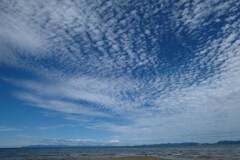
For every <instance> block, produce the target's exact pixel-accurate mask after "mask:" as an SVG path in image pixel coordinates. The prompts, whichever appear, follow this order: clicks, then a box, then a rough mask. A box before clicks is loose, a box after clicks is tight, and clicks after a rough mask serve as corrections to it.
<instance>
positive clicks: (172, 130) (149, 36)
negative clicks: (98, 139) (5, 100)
mask: <svg viewBox="0 0 240 160" xmlns="http://www.w3.org/2000/svg"><path fill="white" fill-rule="evenodd" d="M139 3H140V2H139ZM3 4H4V6H6V7H7V10H8V12H7V13H4V14H1V15H2V16H3V19H4V21H3V22H4V23H5V22H6V23H5V24H4V25H2V26H1V27H0V38H1V39H0V40H4V41H9V42H11V43H13V44H16V45H20V46H21V47H23V48H24V49H27V50H29V51H31V54H30V53H28V52H24V53H22V54H23V55H24V56H26V57H28V56H29V55H31V56H32V57H33V58H31V59H28V58H26V59H19V58H18V57H17V56H16V55H15V53H11V54H7V53H3V54H1V55H0V56H1V57H5V58H2V60H0V63H1V62H4V63H8V64H11V63H17V64H19V63H24V64H27V67H26V66H25V67H24V68H25V69H28V68H31V69H32V70H33V71H34V72H40V73H41V76H42V77H41V78H43V79H47V80H46V81H34V80H26V79H24V80H10V82H11V83H13V84H15V85H17V86H20V87H21V90H20V91H19V92H18V93H17V97H18V98H20V99H21V100H22V101H23V102H26V103H30V104H31V105H33V106H36V107H41V108H44V109H50V110H54V111H58V112H62V113H66V114H70V115H71V114H82V115H87V116H96V117H111V116H113V115H115V114H116V115H119V117H120V118H121V119H122V120H123V121H124V120H126V121H127V123H128V124H124V125H119V124H115V123H114V122H112V123H105V122H102V121H101V122H99V124H96V125H93V126H90V127H92V128H105V129H107V130H110V131H112V132H115V133H123V137H124V136H125V137H131V138H135V137H133V135H134V136H135V135H138V136H136V137H137V138H138V137H143V136H144V137H152V141H154V140H155V139H159V140H160V139H161V137H172V138H173V137H175V140H178V139H179V140H180V139H181V137H182V136H186V137H188V138H194V136H195V137H196V139H201V138H202V139H204V135H206V137H207V136H209V134H210V133H211V134H216V135H217V134H218V135H219V137H221V133H223V134H226V133H228V134H229V132H228V131H230V130H234V131H235V133H239V130H237V129H236V127H237V122H238V121H239V118H238V117H237V116H236V113H238V110H239V107H238V104H239V103H238V102H239V101H238V97H239V96H238V95H239V92H240V87H239V86H240V84H239V78H240V77H239V75H240V70H239V69H238V68H240V63H239V60H240V55H239V49H240V48H239V44H240V41H239V38H238V37H239V35H240V32H239V25H240V21H239V20H238V19H237V18H238V16H237V15H232V13H233V12H234V11H235V10H236V9H237V7H236V6H238V5H236V4H239V2H237V1H234V0H232V1H226V2H224V3H220V1H214V2H206V1H199V0H196V1H189V0H185V1H179V2H178V3H176V4H174V6H173V8H172V9H171V10H170V11H169V12H170V13H168V14H166V15H165V12H163V13H161V14H163V15H164V16H166V17H167V16H169V17H167V18H165V19H164V18H163V19H162V24H154V25H151V23H150V21H149V23H146V24H145V25H144V26H141V25H139V24H140V22H141V20H140V19H142V17H140V16H138V14H139V13H140V12H141V10H138V7H139V8H141V7H142V6H144V10H145V12H144V13H142V15H143V18H144V19H149V20H152V21H154V18H152V17H154V16H155V15H157V13H158V12H160V11H161V9H164V8H165V7H166V6H167V5H168V3H167V2H162V3H160V6H157V4H156V6H155V5H154V6H153V7H155V9H152V8H149V7H148V5H144V4H141V3H140V4H138V5H140V6H137V8H135V9H132V14H129V15H128V16H125V10H124V8H125V7H122V6H124V5H130V4H129V2H128V1H126V2H124V3H119V2H109V3H107V4H105V5H104V6H101V7H99V3H97V2H96V3H90V2H87V1H81V2H76V3H75V2H73V1H68V2H63V3H58V2H57V1H51V2H49V3H46V2H42V1H41V2H40V1H39V2H35V1H31V2H29V3H26V2H24V1H18V2H17V3H16V5H14V6H12V4H11V3H10V2H8V1H4V3H3ZM39 6H42V7H39ZM181 7H184V8H185V9H181ZM159 8H160V9H159ZM106 10H108V11H109V13H108V14H105V11H106ZM110 10H115V11H116V13H115V14H116V15H113V14H112V12H110ZM4 11H5V10H3V11H0V13H2V12H4ZM63 11H64V12H63ZM223 15H226V17H225V18H224V17H222V16H223ZM209 16H212V18H210V19H209ZM155 18H156V17H155ZM18 22H19V23H18ZM215 22H222V23H223V24H221V25H220V24H219V30H218V31H216V32H217V33H216V34H214V36H213V35H210V36H206V35H207V33H208V31H209V29H211V27H208V26H210V25H211V24H215ZM16 24H19V25H16ZM28 24H29V25H28ZM120 26H122V27H120ZM207 27H208V28H207ZM143 29H144V31H142V30H143ZM185 30H187V31H186V33H187V35H186V36H188V37H187V38H189V37H190V38H189V41H191V42H193V43H195V41H197V42H198V43H197V44H196V46H195V47H196V49H195V48H194V46H192V45H194V44H192V43H191V42H185V41H184V39H185V38H186V37H183V36H181V35H180V33H181V32H182V31H185ZM139 31H141V32H139ZM173 31H176V35H175V34H174V35H169V36H170V37H171V36H173V39H174V43H175V42H176V43H185V44H181V46H180V47H182V48H184V47H185V48H186V50H191V52H193V53H192V55H193V58H189V59H188V60H186V62H184V63H183V64H180V65H179V66H177V67H178V68H177V69H176V70H177V71H171V72H167V73H165V70H168V69H169V70H170V69H171V65H175V64H171V63H170V62H169V63H170V64H169V63H168V62H166V60H165V59H166V58H167V56H166V57H164V54H163V53H165V52H169V54H170V52H171V48H169V49H170V51H168V50H167V51H166V50H164V47H165V45H167V44H166V43H168V42H167V40H170V38H169V39H168V38H165V37H166V36H168V35H166V34H169V33H171V32H173ZM205 34H206V35H205ZM174 36H176V37H174ZM202 36H205V37H202ZM164 38H165V39H164ZM182 40H183V41H184V42H182ZM158 41H163V42H165V43H164V44H159V43H157V42H158ZM178 41H181V42H178ZM171 43H173V42H171ZM39 47H40V48H41V47H43V48H44V49H43V50H44V51H41V52H35V49H38V48H39ZM168 47H171V46H168ZM191 47H192V48H194V49H191ZM182 48H181V49H182ZM185 48H184V49H185ZM189 48H190V49H189ZM4 49H5V50H8V49H7V48H6V47H5V48H4ZM177 50H178V48H177ZM183 52H185V51H183ZM150 53H151V54H150ZM179 54H184V53H181V52H179ZM159 56H160V57H159ZM176 56H177V54H176ZM6 57H7V58H6ZM9 57H10V58H9ZM182 57H183V56H182ZM164 58H165V59H164ZM173 58H175V57H173ZM183 58H184V57H183ZM20 60H21V62H19V61H20ZM44 60H47V61H48V60H49V61H52V60H54V62H56V64H51V63H50V64H49V63H47V62H45V61H44ZM176 62H177V61H176ZM159 70H163V72H160V71H159ZM143 71H144V73H143ZM7 81H9V80H7ZM234 95H237V96H234ZM66 99H67V100H66ZM76 101H77V102H76ZM79 101H80V102H85V103H87V104H88V105H84V104H80V102H79ZM224 113H226V114H228V115H229V116H228V117H226V118H224V117H223V116H222V115H223V114H224ZM230 115H231V116H232V118H231V116H230ZM119 117H117V118H119ZM68 118H69V119H71V118H72V119H74V117H68ZM219 124H222V125H223V126H226V127H223V126H221V125H219ZM227 126H228V127H227ZM199 128H201V129H199ZM176 132H178V133H176ZM200 133H201V134H202V135H203V136H196V135H197V134H200ZM159 135H160V136H161V137H160V138H159ZM166 139H167V138H166ZM166 139H164V138H162V140H163V141H164V140H166ZM166 141H167V140H166ZM121 142H122V140H121Z"/></svg>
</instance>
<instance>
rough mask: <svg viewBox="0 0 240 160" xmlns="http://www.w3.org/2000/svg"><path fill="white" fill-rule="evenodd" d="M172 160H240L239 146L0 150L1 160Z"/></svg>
mask: <svg viewBox="0 0 240 160" xmlns="http://www.w3.org/2000/svg"><path fill="white" fill-rule="evenodd" d="M135 155H137V156H154V157H161V158H166V159H170V160H171V159H172V160H195V159H196V160H198V159H199V160H205V159H206V160H207V159H209V160H240V145H233V146H210V147H209V146H205V147H178V148H127V147H121V148H82V147H79V148H19V149H0V160H35V159H36V160H78V159H79V160H81V159H105V158H106V159H108V158H109V157H121V156H135Z"/></svg>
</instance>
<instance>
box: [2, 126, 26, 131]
mask: <svg viewBox="0 0 240 160" xmlns="http://www.w3.org/2000/svg"><path fill="white" fill-rule="evenodd" d="M18 131H22V129H19V128H13V127H5V126H0V132H18Z"/></svg>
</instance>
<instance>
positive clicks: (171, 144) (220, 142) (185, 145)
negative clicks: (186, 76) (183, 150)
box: [24, 141, 240, 148]
mask: <svg viewBox="0 0 240 160" xmlns="http://www.w3.org/2000/svg"><path fill="white" fill-rule="evenodd" d="M236 144H240V141H219V142H217V143H196V142H186V143H162V144H147V145H133V146H107V145H102V146H93V145H91V146H71V145H30V146H25V147H24V148H61V147H63V148H64V147H195V146H206V145H208V146H209V145H210V146H214V145H236Z"/></svg>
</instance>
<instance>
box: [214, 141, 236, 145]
mask: <svg viewBox="0 0 240 160" xmlns="http://www.w3.org/2000/svg"><path fill="white" fill-rule="evenodd" d="M216 144H225V145H227V144H240V141H219V142H217V143H216Z"/></svg>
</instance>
